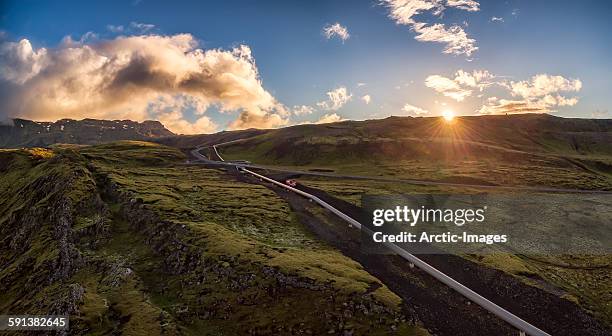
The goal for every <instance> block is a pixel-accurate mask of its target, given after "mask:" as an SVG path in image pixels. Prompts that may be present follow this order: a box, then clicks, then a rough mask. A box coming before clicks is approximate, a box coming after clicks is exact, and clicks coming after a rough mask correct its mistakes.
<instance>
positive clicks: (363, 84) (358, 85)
mask: <svg viewBox="0 0 612 336" xmlns="http://www.w3.org/2000/svg"><path fill="white" fill-rule="evenodd" d="M366 85H368V84H367V83H362V82H359V83H357V87H362V86H366Z"/></svg>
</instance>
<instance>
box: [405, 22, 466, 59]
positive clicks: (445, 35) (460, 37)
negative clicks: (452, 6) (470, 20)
mask: <svg viewBox="0 0 612 336" xmlns="http://www.w3.org/2000/svg"><path fill="white" fill-rule="evenodd" d="M413 29H414V31H415V32H416V33H418V34H417V35H416V36H415V37H414V38H415V39H416V40H417V41H421V42H438V43H443V44H445V45H446V46H445V47H444V50H443V51H442V52H443V53H445V54H453V55H461V54H465V55H467V56H471V55H472V53H473V52H475V51H476V50H478V47H476V40H474V39H472V38H469V37H468V36H467V33H466V32H465V31H464V30H463V28H461V27H460V26H458V25H453V26H450V27H449V28H446V26H445V25H443V24H441V23H436V24H434V25H429V26H428V25H426V24H424V23H415V24H414V25H413Z"/></svg>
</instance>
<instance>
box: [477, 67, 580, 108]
mask: <svg viewBox="0 0 612 336" xmlns="http://www.w3.org/2000/svg"><path fill="white" fill-rule="evenodd" d="M500 85H502V86H503V87H505V88H507V89H508V90H509V91H510V94H511V95H512V96H513V97H519V98H521V99H519V100H507V99H497V98H496V97H490V98H488V100H487V104H485V105H483V106H482V107H481V108H480V110H479V113H481V114H506V113H507V114H511V113H529V112H532V113H533V112H536V113H548V112H554V111H555V108H557V107H562V106H574V105H576V104H577V103H578V101H579V99H578V97H566V96H564V95H562V93H566V92H578V91H580V90H581V89H582V81H580V80H579V79H567V78H565V77H563V76H552V75H548V74H538V75H535V76H533V77H531V79H529V80H524V81H510V82H501V83H500Z"/></svg>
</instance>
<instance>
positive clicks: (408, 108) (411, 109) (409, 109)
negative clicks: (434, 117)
mask: <svg viewBox="0 0 612 336" xmlns="http://www.w3.org/2000/svg"><path fill="white" fill-rule="evenodd" d="M402 111H404V112H406V113H408V114H410V115H422V114H429V111H427V110H425V109H422V108H420V107H417V106H414V105H410V104H406V105H404V107H402Z"/></svg>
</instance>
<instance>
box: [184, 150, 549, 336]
mask: <svg viewBox="0 0 612 336" xmlns="http://www.w3.org/2000/svg"><path fill="white" fill-rule="evenodd" d="M212 149H213V150H214V152H215V154H216V156H217V157H218V158H219V160H220V161H221V162H215V161H213V160H210V159H208V158H207V157H206V156H204V155H202V154H201V153H200V152H199V151H200V150H201V148H196V149H194V150H193V151H192V152H191V153H192V154H193V155H194V156H195V157H197V158H199V159H200V160H201V161H204V162H205V163H208V164H223V165H226V166H233V167H236V168H237V169H240V170H242V171H243V172H245V173H248V174H251V175H253V176H255V177H257V178H259V179H261V180H264V181H267V182H269V183H273V184H275V185H278V186H280V187H282V188H285V189H287V190H290V191H292V192H294V193H296V194H299V195H301V196H303V197H306V198H308V199H310V200H312V201H314V202H316V203H318V204H319V205H321V206H322V207H324V208H326V209H328V210H329V211H331V212H332V213H333V214H335V215H336V216H338V217H340V218H342V219H343V220H345V221H346V222H348V223H349V224H350V225H351V226H352V227H355V228H357V229H359V230H362V231H366V232H367V233H368V234H370V235H372V234H373V232H372V231H370V230H369V229H368V228H365V227H363V226H362V225H361V223H359V222H358V221H357V220H355V219H353V218H351V217H350V216H348V215H346V214H345V213H343V212H341V211H340V210H338V209H336V208H335V207H333V206H332V205H330V204H329V203H327V202H325V201H323V200H322V199H320V198H319V197H317V196H315V195H312V194H309V193H307V192H304V191H302V190H299V189H297V188H293V187H291V186H288V185H286V184H284V183H281V182H278V181H276V180H274V179H271V178H269V177H266V176H264V175H261V174H258V173H256V172H254V171H251V170H249V169H248V168H250V166H251V165H241V164H235V163H232V162H226V161H225V160H223V158H222V157H221V155H219V152H218V151H217V147H216V145H214V146H212ZM383 244H384V245H385V246H386V247H387V248H388V249H390V250H391V251H393V252H395V253H397V254H398V255H399V256H401V257H402V258H404V259H405V260H407V261H409V262H410V263H412V264H414V265H415V266H417V267H418V268H420V269H421V270H423V271H425V272H427V273H428V274H429V275H431V276H432V277H434V278H435V279H437V280H438V281H440V282H442V283H444V284H445V285H447V286H449V287H451V288H452V289H454V290H455V291H457V292H459V293H460V294H461V295H463V296H465V297H466V298H468V299H469V300H471V301H472V302H474V303H476V304H478V305H480V306H481V307H483V308H484V309H486V310H487V311H489V312H491V313H493V314H495V315H496V316H497V317H499V318H501V319H502V320H504V321H506V322H508V323H509V324H510V325H512V326H514V327H515V328H517V329H518V330H519V331H520V332H521V334H522V332H524V333H526V334H527V335H533V336H550V334H548V333H546V332H544V331H542V330H541V329H539V328H537V327H536V326H534V325H532V324H530V323H529V322H527V321H525V320H523V319H521V318H520V317H518V316H516V315H514V314H512V313H510V312H509V311H507V310H506V309H504V308H502V307H500V306H498V305H496V304H495V303H493V302H491V301H490V300H488V299H487V298H485V297H483V296H481V295H479V294H478V293H476V292H474V291H473V290H471V289H469V288H468V287H466V286H464V285H463V284H461V283H459V282H458V281H456V280H454V279H453V278H451V277H449V276H448V275H446V274H444V273H443V272H441V271H439V270H438V269H436V268H435V267H433V266H431V265H429V264H427V263H426V262H424V261H422V260H421V259H419V258H417V257H416V256H415V255H413V254H410V253H408V252H407V251H405V250H404V249H402V248H401V247H399V246H397V245H396V244H394V243H389V242H385V243H383Z"/></svg>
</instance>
